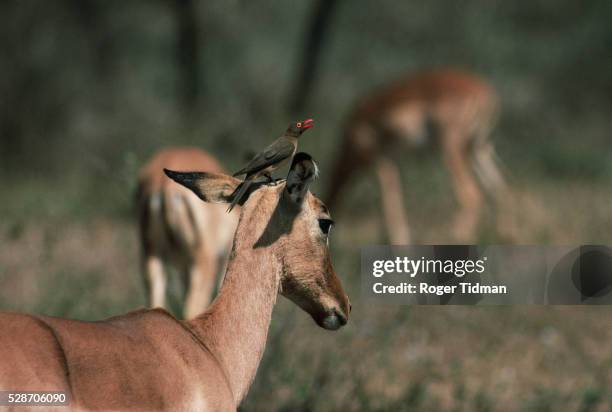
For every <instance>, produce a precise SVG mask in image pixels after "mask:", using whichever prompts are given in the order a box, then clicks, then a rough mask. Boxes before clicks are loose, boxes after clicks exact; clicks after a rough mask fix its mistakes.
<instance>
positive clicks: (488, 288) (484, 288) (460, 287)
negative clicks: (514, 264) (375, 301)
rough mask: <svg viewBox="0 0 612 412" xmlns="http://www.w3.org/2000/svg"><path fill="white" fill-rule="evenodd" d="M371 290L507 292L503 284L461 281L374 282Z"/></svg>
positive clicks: (400, 292) (446, 292) (445, 293)
mask: <svg viewBox="0 0 612 412" xmlns="http://www.w3.org/2000/svg"><path fill="white" fill-rule="evenodd" d="M372 290H373V291H374V293H376V294H377V295H384V294H406V295H413V294H417V293H418V294H422V295H438V296H442V295H453V294H456V293H461V294H467V293H474V294H483V295H505V294H506V293H508V290H507V287H506V286H505V285H481V284H480V283H470V282H461V283H459V284H457V285H430V284H428V283H425V282H420V283H419V284H418V285H416V284H412V283H405V282H402V283H400V284H399V285H384V284H382V283H380V282H377V283H374V285H373V286H372Z"/></svg>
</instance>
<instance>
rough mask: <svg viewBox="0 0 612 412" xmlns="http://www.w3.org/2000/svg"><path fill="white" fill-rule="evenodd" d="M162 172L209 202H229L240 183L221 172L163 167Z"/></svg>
mask: <svg viewBox="0 0 612 412" xmlns="http://www.w3.org/2000/svg"><path fill="white" fill-rule="evenodd" d="M164 173H166V176H168V177H169V178H170V179H172V180H174V181H175V182H176V183H178V184H180V185H183V186H185V187H186V188H188V189H190V190H191V191H192V192H193V193H195V194H196V195H197V196H198V197H199V198H200V199H202V200H203V201H205V202H211V203H229V202H231V201H232V194H233V193H234V191H235V190H236V188H237V187H238V185H239V184H240V180H238V179H236V178H235V177H232V176H228V175H224V174H221V173H208V172H175V171H174V170H169V169H164Z"/></svg>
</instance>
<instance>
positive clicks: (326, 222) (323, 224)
mask: <svg viewBox="0 0 612 412" xmlns="http://www.w3.org/2000/svg"><path fill="white" fill-rule="evenodd" d="M333 224H334V221H333V220H331V219H319V227H320V228H321V231H322V232H323V233H325V234H326V235H327V234H329V229H330V228H331V227H332V225H333Z"/></svg>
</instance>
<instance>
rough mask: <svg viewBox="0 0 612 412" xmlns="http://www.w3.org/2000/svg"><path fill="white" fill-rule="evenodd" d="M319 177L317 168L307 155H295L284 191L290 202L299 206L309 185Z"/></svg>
mask: <svg viewBox="0 0 612 412" xmlns="http://www.w3.org/2000/svg"><path fill="white" fill-rule="evenodd" d="M318 175H319V168H318V166H317V164H316V163H315V161H314V160H313V159H312V157H311V156H310V155H309V154H308V153H304V152H300V153H296V155H295V156H294V157H293V162H292V163H291V169H289V174H288V175H287V184H286V186H285V191H286V192H287V194H288V195H289V198H290V199H291V201H293V202H294V203H296V204H301V203H302V202H303V201H304V198H305V197H306V193H307V192H308V189H309V187H310V183H311V182H312V181H313V180H314V179H315V178H316V177H317V176H318Z"/></svg>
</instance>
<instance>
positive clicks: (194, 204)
mask: <svg viewBox="0 0 612 412" xmlns="http://www.w3.org/2000/svg"><path fill="white" fill-rule="evenodd" d="M164 168H168V169H172V170H202V171H206V172H212V173H223V172H224V171H223V169H222V168H221V165H220V164H219V162H217V161H216V160H215V159H214V158H213V157H212V156H210V155H209V154H207V153H205V152H203V151H202V150H199V149H196V148H190V147H187V148H173V149H165V150H162V151H160V152H159V153H157V155H155V156H154V157H153V158H152V159H151V161H149V163H148V164H147V165H145V166H144V167H143V169H142V171H141V172H140V178H139V180H138V200H137V207H138V214H139V217H140V219H139V223H140V241H141V244H142V255H143V256H142V266H143V272H144V273H143V275H144V280H145V284H146V286H147V292H148V305H149V306H150V307H161V308H163V307H165V306H166V285H167V275H166V273H167V272H166V271H165V270H164V262H165V263H168V264H172V265H173V266H174V267H176V268H177V269H178V270H179V271H180V272H181V273H182V275H183V276H182V280H183V283H184V286H185V291H186V293H185V303H184V306H183V316H184V317H185V318H186V319H190V318H192V317H194V316H196V315H198V314H200V313H202V312H203V311H204V309H205V308H206V307H207V306H208V304H209V303H210V299H211V297H212V293H213V291H214V288H215V285H216V283H217V282H216V278H217V274H218V272H219V270H218V268H219V263H220V262H221V261H223V260H224V259H225V258H227V254H228V253H229V249H230V247H231V241H232V238H233V236H234V232H235V230H236V224H237V222H238V215H237V213H236V212H234V213H230V214H227V213H225V210H224V208H223V206H221V205H213V204H204V205H202V202H201V201H200V200H199V199H198V198H197V196H196V195H194V194H193V193H192V192H191V191H190V190H188V189H186V188H184V187H183V186H180V185H177V184H176V183H174V182H173V181H172V180H170V179H169V178H168V177H167V176H166V175H165V174H164Z"/></svg>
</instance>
